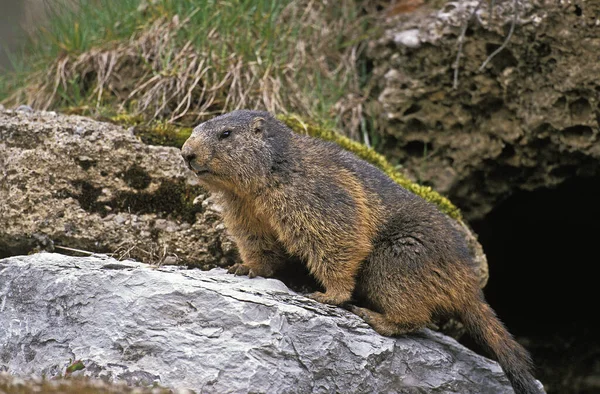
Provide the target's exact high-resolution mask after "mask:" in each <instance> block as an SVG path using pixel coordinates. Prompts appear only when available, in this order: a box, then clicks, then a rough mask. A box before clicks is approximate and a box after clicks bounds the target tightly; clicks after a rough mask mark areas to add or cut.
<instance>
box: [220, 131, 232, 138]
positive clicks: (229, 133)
mask: <svg viewBox="0 0 600 394" xmlns="http://www.w3.org/2000/svg"><path fill="white" fill-rule="evenodd" d="M230 135H231V130H225V131H223V132H221V134H220V135H219V139H220V140H222V139H224V138H227V137H229V136H230Z"/></svg>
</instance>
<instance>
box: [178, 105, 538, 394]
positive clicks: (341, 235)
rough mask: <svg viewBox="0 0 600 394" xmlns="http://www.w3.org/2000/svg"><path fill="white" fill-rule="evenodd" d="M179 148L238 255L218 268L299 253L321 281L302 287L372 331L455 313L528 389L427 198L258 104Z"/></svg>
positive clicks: (257, 268) (263, 266)
mask: <svg viewBox="0 0 600 394" xmlns="http://www.w3.org/2000/svg"><path fill="white" fill-rule="evenodd" d="M226 131H229V133H228V134H227V133H225V134H223V133H224V132H226ZM182 154H183V156H184V158H185V160H186V161H187V163H188V165H189V166H190V168H191V169H192V170H194V171H196V173H197V174H198V175H199V179H200V181H201V182H202V183H203V184H204V185H205V186H206V187H207V188H208V189H209V190H211V191H213V192H215V193H218V194H219V195H220V198H221V202H222V204H223V205H224V209H223V212H224V220H225V224H226V226H227V228H228V229H229V231H230V233H231V235H232V236H233V237H234V238H235V240H236V242H237V245H238V247H239V250H240V254H241V257H242V261H243V263H241V264H237V265H235V266H234V267H232V268H231V270H230V272H232V273H235V274H237V275H249V276H250V277H254V276H257V275H258V276H265V277H269V276H273V274H274V273H276V272H277V271H278V270H279V269H280V268H281V266H282V265H283V264H285V261H286V257H289V256H293V257H296V258H299V259H301V260H302V261H304V262H305V264H306V265H307V267H308V269H309V271H310V272H311V273H312V275H314V277H315V278H316V279H317V280H318V281H319V282H320V283H321V284H322V285H323V287H324V288H325V292H324V293H321V292H316V293H313V294H312V295H311V297H312V298H314V299H316V300H318V301H321V302H325V303H329V304H333V305H342V304H347V303H349V302H351V301H352V302H355V303H358V304H359V305H362V306H361V307H359V306H350V308H351V310H353V311H354V312H355V313H356V314H358V315H359V316H361V317H363V318H364V319H365V321H366V322H367V323H369V324H370V325H371V326H372V327H373V328H374V329H375V330H376V331H377V332H379V333H380V334H382V335H401V334H405V333H409V332H412V331H415V330H418V329H420V328H422V327H425V326H426V325H428V324H430V323H432V322H434V321H435V320H436V319H438V318H439V317H442V316H455V317H458V318H459V319H460V320H462V321H463V322H464V324H465V326H466V327H467V329H468V330H469V332H470V333H471V334H472V335H473V336H474V337H475V339H477V340H479V341H480V342H481V343H482V344H483V345H485V346H487V347H488V348H489V349H490V351H491V352H492V353H493V354H494V355H495V356H496V357H497V358H498V361H499V362H500V364H501V366H502V367H503V369H504V371H505V372H506V374H507V376H508V377H509V379H510V381H511V383H512V385H513V387H514V389H515V391H516V392H517V393H537V392H540V390H539V389H538V388H537V384H536V382H535V379H534V378H533V376H532V375H531V372H530V370H531V366H530V361H529V356H528V355H527V352H526V351H525V349H523V348H522V347H521V346H520V345H519V344H518V343H517V342H515V341H514V340H513V339H512V337H511V336H510V334H509V333H508V332H507V331H506V329H505V328H504V326H503V325H502V323H501V322H500V321H499V320H498V319H497V318H496V316H495V315H494V313H493V311H492V310H491V308H490V307H489V305H488V304H487V303H486V302H485V300H484V299H483V295H482V293H481V290H480V289H479V286H478V280H477V278H476V276H475V273H474V272H473V271H472V269H470V268H469V266H470V259H471V256H470V254H469V252H468V249H467V246H466V244H465V241H464V239H463V238H462V237H461V236H460V235H459V234H457V233H456V231H455V230H454V228H453V227H452V225H451V224H450V223H449V222H448V218H447V217H446V216H444V215H443V214H442V213H440V212H439V211H438V210H437V209H436V207H434V206H433V205H431V204H430V203H428V202H426V201H424V200H423V199H421V198H420V197H418V196H415V195H414V194H412V193H410V192H408V191H406V190H405V189H403V188H402V187H400V186H399V185H397V184H395V183H394V182H393V181H392V180H390V179H389V178H388V177H387V176H386V175H385V174H384V173H383V172H381V171H379V170H378V169H376V168H375V167H373V166H371V165H370V164H368V163H366V162H364V161H362V160H360V159H358V158H357V157H355V156H354V155H352V154H350V153H348V152H346V151H343V150H341V149H340V148H339V147H337V146H336V145H334V144H331V143H327V142H323V141H320V140H316V139H313V138H310V137H306V136H301V135H297V134H295V133H293V132H292V131H291V130H289V129H288V128H287V127H286V126H285V125H283V124H282V123H281V122H279V121H277V120H276V119H275V118H274V117H272V116H271V115H270V114H268V113H266V112H256V111H235V112H232V113H229V114H226V115H223V116H219V117H217V118H215V119H212V120H210V121H208V122H205V123H203V124H201V125H200V126H198V127H197V128H196V129H195V130H194V133H193V134H192V136H191V137H190V138H189V139H188V141H186V143H185V144H184V146H183V148H182Z"/></svg>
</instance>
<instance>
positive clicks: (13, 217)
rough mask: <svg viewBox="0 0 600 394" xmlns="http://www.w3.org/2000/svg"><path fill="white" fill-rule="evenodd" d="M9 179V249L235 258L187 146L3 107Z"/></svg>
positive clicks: (2, 224)
mask: <svg viewBox="0 0 600 394" xmlns="http://www.w3.org/2000/svg"><path fill="white" fill-rule="evenodd" d="M0 182H1V183H0V257H6V256H10V255H15V254H26V253H29V252H30V251H32V250H36V249H45V250H53V248H54V247H68V248H75V249H81V250H86V251H91V252H105V253H115V256H117V257H133V258H136V259H138V260H141V261H144V262H154V263H178V264H192V265H196V266H205V267H211V266H214V265H225V264H227V263H228V262H229V258H230V257H232V256H234V252H233V246H232V243H231V241H230V240H229V239H228V238H227V236H226V234H225V230H224V227H223V225H222V223H221V219H220V215H219V211H218V207H217V206H215V205H213V204H212V203H211V201H210V199H207V194H206V193H204V192H203V190H202V189H201V188H200V187H199V186H198V185H197V182H196V180H195V178H194V175H193V174H192V173H191V172H189V171H187V170H186V168H185V166H184V164H183V160H182V159H181V155H180V153H179V150H178V149H175V148H168V147H160V146H149V145H146V144H144V143H142V142H141V141H140V140H138V138H137V137H136V136H134V135H133V133H132V131H131V130H125V129H123V128H122V127H118V126H115V125H112V124H109V123H103V122H97V121H93V120H91V119H87V118H84V117H79V116H63V115H57V114H55V113H52V112H33V111H31V110H29V111H5V112H2V111H0ZM198 195H200V197H197V196H198Z"/></svg>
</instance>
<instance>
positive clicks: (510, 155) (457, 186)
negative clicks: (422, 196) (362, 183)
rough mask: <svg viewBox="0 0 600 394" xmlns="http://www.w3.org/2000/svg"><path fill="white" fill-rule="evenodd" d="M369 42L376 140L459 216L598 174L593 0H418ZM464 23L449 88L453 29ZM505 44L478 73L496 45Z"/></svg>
mask: <svg viewBox="0 0 600 394" xmlns="http://www.w3.org/2000/svg"><path fill="white" fill-rule="evenodd" d="M428 4H429V5H426V6H423V7H421V8H420V9H418V10H417V11H415V12H412V13H407V14H401V15H397V16H395V17H390V18H388V19H387V20H385V21H382V25H384V26H385V33H384V34H383V35H382V36H381V37H380V38H378V39H375V40H373V41H372V42H371V43H370V45H369V51H368V52H369V55H368V57H369V58H370V61H371V62H372V63H373V67H374V71H373V83H374V84H375V85H376V86H377V89H376V92H375V94H376V96H377V100H375V103H374V112H375V113H377V114H379V116H378V117H377V123H378V129H380V130H382V133H383V135H382V138H383V143H382V149H383V151H384V153H385V154H386V155H387V156H388V157H389V158H395V159H397V160H399V161H400V162H401V163H403V164H404V165H405V167H406V168H407V171H408V173H409V174H411V175H412V177H414V179H419V180H420V181H422V182H425V183H426V184H429V185H431V186H433V188H434V189H436V190H438V191H439V192H441V193H443V194H445V195H446V196H448V198H450V199H451V200H452V202H453V203H455V204H456V205H457V206H459V207H460V208H461V209H462V210H463V213H464V215H465V217H466V218H467V219H468V220H474V219H480V218H482V217H483V216H485V215H486V214H487V213H488V212H489V211H490V210H491V209H492V208H493V207H494V206H496V205H497V204H498V203H499V202H501V201H502V200H503V199H505V198H506V197H508V196H509V195H510V194H512V193H514V192H515V191H518V190H534V189H536V188H540V187H552V186H555V185H557V184H559V183H561V182H563V181H564V180H565V179H567V178H569V177H573V176H589V175H594V174H600V96H598V92H599V91H600V79H599V78H598V76H599V75H600V61H599V58H598V53H600V17H599V15H600V3H599V2H593V1H587V2H583V1H581V2H578V1H568V2H556V1H543V0H531V1H530V0H518V1H515V2H513V1H503V2H492V4H495V7H494V10H493V11H494V12H493V14H494V17H493V18H490V9H489V8H488V5H489V4H490V3H489V2H485V1H484V2H480V1H479V0H457V1H452V2H447V3H440V2H428ZM478 4H480V6H479V8H478V9H477V11H476V12H475V13H474V17H473V19H472V20H471V21H470V23H469V28H468V30H467V34H466V38H465V41H464V46H463V52H462V57H461V58H460V62H459V68H458V70H459V74H458V87H457V89H453V83H454V67H453V65H454V63H455V60H456V56H457V50H458V45H457V37H459V35H460V33H461V30H462V28H463V26H464V25H465V23H466V21H467V19H468V18H469V17H470V15H471V14H472V13H473V11H474V10H475V9H476V7H478ZM514 4H516V5H517V9H516V15H517V18H516V24H515V29H514V34H513V35H512V37H511V39H510V41H509V43H508V45H507V47H506V48H505V49H504V50H502V51H501V52H500V53H499V54H498V55H497V56H496V57H495V58H493V60H491V62H490V63H489V64H488V65H487V66H486V67H485V68H484V70H483V71H479V70H478V69H479V67H480V66H481V65H482V63H483V62H484V60H485V59H486V58H487V57H488V56H489V55H490V54H491V53H492V52H493V51H495V50H496V49H497V48H499V47H500V45H501V44H502V43H503V41H504V39H505V37H506V36H507V34H508V31H509V30H510V26H511V24H512V21H513V20H515V19H514V15H515V9H514V8H513V5H514Z"/></svg>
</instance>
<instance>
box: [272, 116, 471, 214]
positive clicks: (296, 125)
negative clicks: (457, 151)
mask: <svg viewBox="0 0 600 394" xmlns="http://www.w3.org/2000/svg"><path fill="white" fill-rule="evenodd" d="M277 118H278V119H279V120H281V121H282V122H284V123H285V124H286V125H287V126H288V127H289V128H291V129H292V130H294V131H295V132H296V133H300V134H307V135H310V136H312V137H316V138H320V139H323V140H326V141H332V142H335V143H336V144H338V145H339V146H341V147H342V148H344V149H346V150H348V151H350V152H352V153H354V154H355V155H357V156H358V157H360V158H361V159H363V160H365V161H367V162H369V163H371V164H373V165H374V166H376V167H378V168H379V169H381V170H382V171H383V172H385V173H386V174H387V175H388V176H389V177H390V178H392V179H393V180H394V181H395V182H396V183H398V184H399V185H400V186H402V187H404V188H405V189H407V190H410V191H411V192H413V193H415V194H416V195H418V196H421V197H423V198H424V199H425V200H427V201H429V202H432V203H434V204H435V205H437V206H438V207H439V208H440V210H441V211H442V212H444V213H446V214H447V215H448V216H450V217H452V218H454V219H456V220H459V221H460V220H462V216H461V213H460V210H459V209H458V208H457V207H456V206H454V205H453V204H452V203H451V202H450V200H448V199H447V198H446V197H444V196H442V195H440V194H439V193H437V192H436V191H434V190H433V189H432V188H431V187H429V186H423V185H419V184H417V183H414V182H412V181H411V180H409V179H408V178H406V177H405V176H404V175H402V173H400V172H399V171H398V170H396V168H394V166H393V165H392V164H390V163H389V162H388V161H387V160H386V158H385V157H384V156H383V155H381V154H379V153H377V152H375V151H374V150H373V149H371V148H368V147H367V146H365V145H363V144H361V143H360V142H357V141H354V140H351V139H350V138H348V137H345V136H343V135H341V134H339V133H338V132H336V131H335V130H332V129H329V128H326V127H322V126H319V125H316V124H313V123H307V122H304V121H303V120H302V119H300V118H298V117H297V116H290V115H278V116H277Z"/></svg>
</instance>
